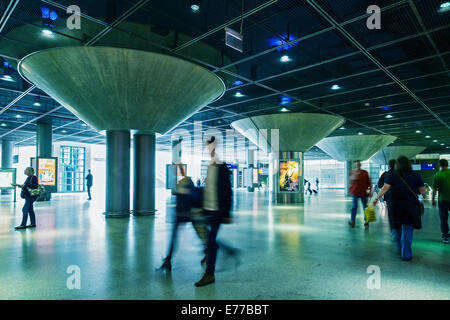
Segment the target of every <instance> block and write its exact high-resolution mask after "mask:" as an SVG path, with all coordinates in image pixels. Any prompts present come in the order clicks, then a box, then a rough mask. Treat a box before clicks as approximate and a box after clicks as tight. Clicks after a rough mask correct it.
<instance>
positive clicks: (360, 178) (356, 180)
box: [348, 160, 372, 228]
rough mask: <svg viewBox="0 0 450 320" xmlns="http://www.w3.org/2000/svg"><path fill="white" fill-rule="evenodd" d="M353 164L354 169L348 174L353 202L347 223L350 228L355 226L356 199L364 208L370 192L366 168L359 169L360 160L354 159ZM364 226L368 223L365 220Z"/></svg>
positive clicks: (370, 184) (370, 187)
mask: <svg viewBox="0 0 450 320" xmlns="http://www.w3.org/2000/svg"><path fill="white" fill-rule="evenodd" d="M355 166H356V168H355V170H353V171H352V173H351V174H350V183H351V185H350V194H351V195H352V197H353V204H352V211H351V217H350V221H349V222H348V223H349V225H350V226H351V227H352V228H354V227H355V219H356V213H357V211H358V200H359V199H361V202H362V204H363V208H364V209H366V207H367V200H368V197H369V196H370V195H371V194H372V182H371V181H370V176H369V173H368V172H367V171H366V170H362V169H361V161H359V160H358V161H356V162H355ZM363 214H364V213H363ZM364 220H365V217H364ZM364 226H365V227H368V226H369V224H368V223H367V222H365V223H364Z"/></svg>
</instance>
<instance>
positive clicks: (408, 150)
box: [370, 146, 427, 165]
mask: <svg viewBox="0 0 450 320" xmlns="http://www.w3.org/2000/svg"><path fill="white" fill-rule="evenodd" d="M426 148H427V147H419V146H391V147H386V148H383V149H381V150H380V151H379V152H377V153H376V154H375V155H374V156H373V157H372V158H370V160H372V161H373V162H375V163H377V164H379V165H383V164H386V165H387V164H389V160H391V159H395V160H397V159H398V158H399V157H400V156H405V157H407V158H408V159H412V158H414V157H415V156H416V155H418V154H419V153H421V152H422V151H423V150H425V149H426Z"/></svg>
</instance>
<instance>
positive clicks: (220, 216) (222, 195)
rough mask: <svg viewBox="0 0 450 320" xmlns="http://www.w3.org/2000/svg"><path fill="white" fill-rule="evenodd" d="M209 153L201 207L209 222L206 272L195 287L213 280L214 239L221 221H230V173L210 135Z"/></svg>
mask: <svg viewBox="0 0 450 320" xmlns="http://www.w3.org/2000/svg"><path fill="white" fill-rule="evenodd" d="M207 145H208V150H209V153H210V155H211V163H210V165H209V167H208V173H207V178H206V185H205V189H204V191H203V209H204V213H205V215H206V216H207V219H208V224H209V232H208V240H207V244H206V252H207V253H206V272H205V274H204V275H203V277H202V279H200V281H198V282H196V283H195V286H196V287H202V286H206V285H208V284H211V283H214V282H215V277H214V272H215V266H216V258H217V250H218V248H219V244H218V243H217V241H216V238H217V233H218V232H219V228H220V225H221V224H222V223H231V214H230V211H231V202H232V191H231V181H230V173H229V170H228V167H227V165H226V164H225V163H223V162H222V161H220V159H219V158H218V156H217V155H216V139H215V137H211V139H210V140H208V141H207ZM220 247H221V248H222V249H224V250H225V251H226V252H227V253H228V254H230V255H233V256H234V255H236V249H234V248H231V247H229V246H227V245H225V244H223V243H220Z"/></svg>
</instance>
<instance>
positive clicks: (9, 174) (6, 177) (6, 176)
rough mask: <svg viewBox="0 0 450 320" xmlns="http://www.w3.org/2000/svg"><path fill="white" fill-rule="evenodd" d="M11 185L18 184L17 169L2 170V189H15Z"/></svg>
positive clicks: (0, 177) (0, 171)
mask: <svg viewBox="0 0 450 320" xmlns="http://www.w3.org/2000/svg"><path fill="white" fill-rule="evenodd" d="M11 183H16V169H15V168H13V169H0V189H4V190H5V189H14V188H15V187H13V186H12V185H11Z"/></svg>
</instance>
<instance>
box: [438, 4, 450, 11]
mask: <svg viewBox="0 0 450 320" xmlns="http://www.w3.org/2000/svg"><path fill="white" fill-rule="evenodd" d="M449 10H450V2H448V1H447V2H444V3H441V5H440V6H439V9H438V12H439V13H444V12H447V11H449Z"/></svg>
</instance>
